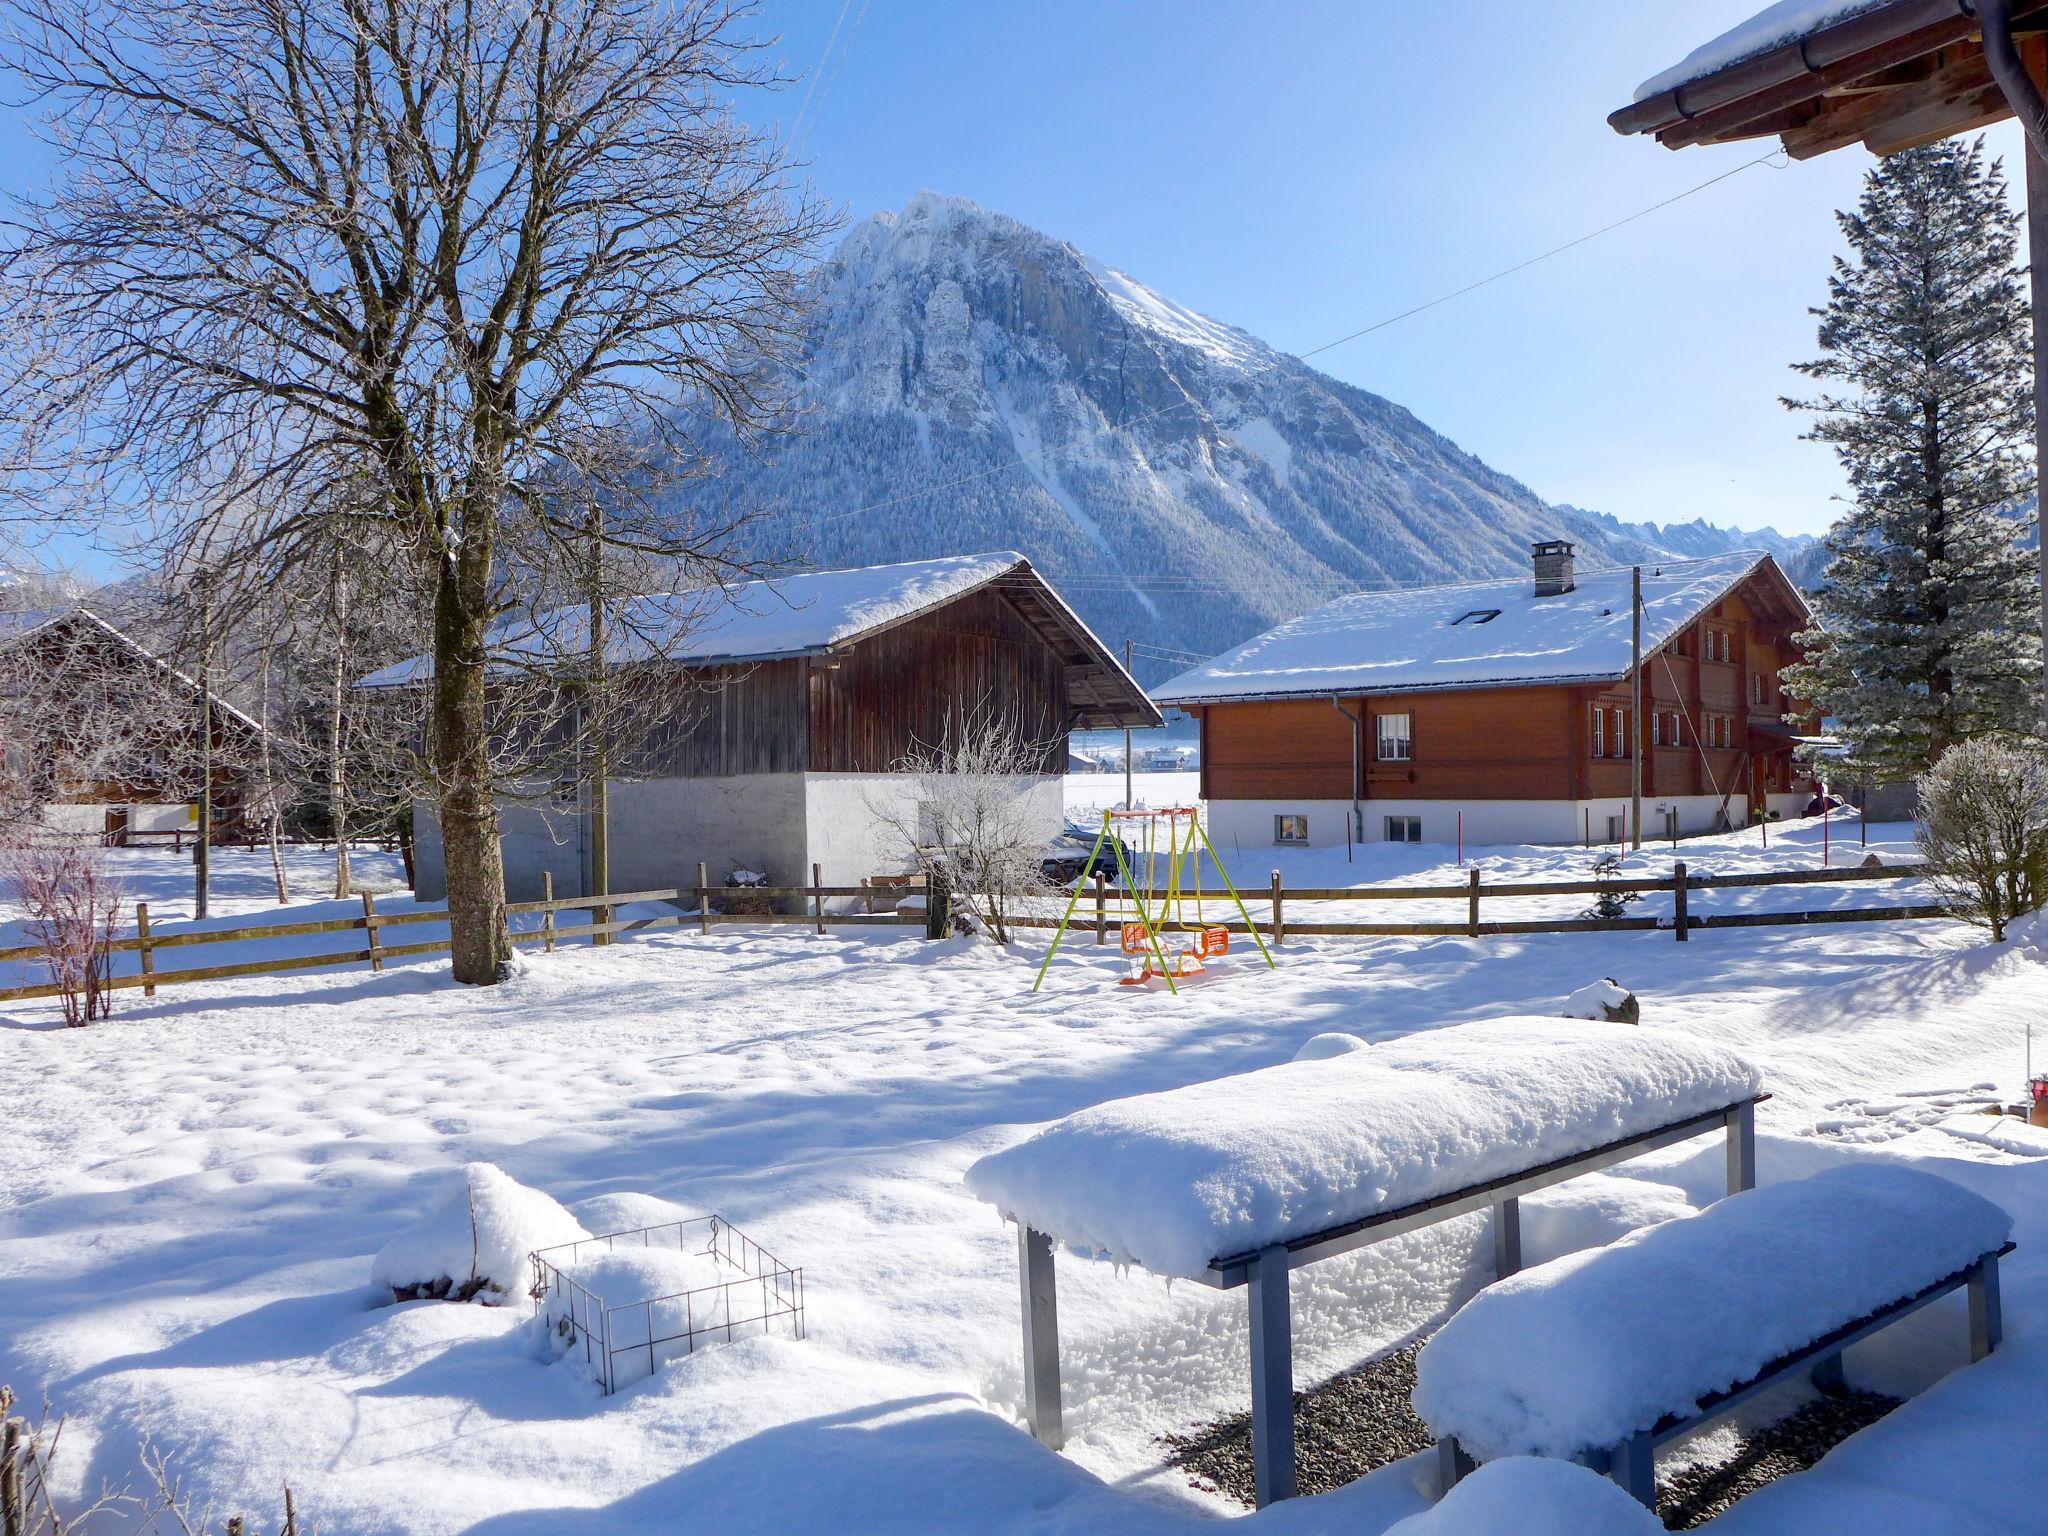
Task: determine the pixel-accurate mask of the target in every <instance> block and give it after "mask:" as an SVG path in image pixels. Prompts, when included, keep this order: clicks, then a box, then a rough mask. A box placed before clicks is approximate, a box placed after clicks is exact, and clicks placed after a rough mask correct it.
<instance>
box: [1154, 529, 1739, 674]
mask: <svg viewBox="0 0 2048 1536" xmlns="http://www.w3.org/2000/svg"><path fill="white" fill-rule="evenodd" d="M1769 559H1770V557H1769V556H1768V555H1763V554H1758V553H1756V552H1754V551H1741V552H1738V553H1735V554H1727V555H1716V556H1712V557H1710V558H1707V559H1702V560H1675V561H1671V562H1668V563H1666V564H1664V565H1660V566H1653V567H1651V568H1649V569H1647V570H1645V571H1644V572H1643V649H1644V652H1645V654H1649V653H1652V652H1654V651H1655V650H1656V649H1657V648H1658V647H1659V646H1661V645H1663V644H1664V643H1665V642H1666V641H1668V640H1669V639H1670V638H1671V637H1672V636H1673V635H1675V634H1677V633H1678V631H1679V630H1681V629H1683V628H1684V627H1685V626H1686V625H1687V624H1689V623H1691V622H1692V621H1693V620H1694V619H1696V618H1698V617H1699V615H1700V614H1701V612H1702V611H1704V610H1705V609H1706V608H1707V607H1709V606H1710V605H1711V604H1713V603H1715V602H1717V601H1719V600H1720V599H1721V598H1722V597H1724V596H1726V595H1727V593H1728V592H1729V591H1730V590H1731V589H1732V588H1734V587H1735V586H1736V585H1738V584H1739V583H1740V582H1741V581H1742V580H1743V579H1744V578H1745V577H1747V576H1748V575H1749V574H1750V573H1751V572H1752V571H1754V570H1756V569H1757V567H1758V566H1760V565H1762V564H1763V563H1764V562H1766V561H1768V560H1769ZM1496 609H1497V610H1499V614H1498V617H1496V618H1492V619H1483V618H1482V617H1481V616H1482V615H1484V614H1486V613H1487V612H1489V611H1491V610H1496ZM1461 621H1462V622H1461ZM1630 645H1631V637H1630V630H1629V572H1628V570H1627V569H1625V568H1620V567H1612V568H1609V569H1606V570H1593V571H1583V572H1581V573H1579V575H1578V578H1577V585H1576V586H1575V587H1574V588H1573V589H1572V590H1571V591H1569V592H1565V593H1561V594H1559V595H1557V596H1554V597H1537V596H1536V595H1535V584H1534V582H1533V580H1532V579H1531V578H1530V577H1528V576H1515V577H1508V578H1505V579H1503V580H1498V581H1473V582H1460V583H1457V584H1455V585H1450V586H1438V587H1411V588H1405V589H1393V590H1388V591H1378V592H1354V593H1352V594H1351V595H1350V596H1348V597H1340V598H1338V599H1336V600H1335V601H1334V602H1329V603H1325V604H1324V605H1323V606H1322V607H1320V608H1316V609H1313V610H1311V611H1310V612H1308V613H1305V614H1303V615H1302V616H1301V617H1299V618H1296V619H1290V620H1288V621H1287V622H1286V623H1284V624H1281V625H1279V626H1277V627H1276V628H1273V629H1269V630H1267V631H1266V632H1265V633H1264V634H1262V635H1258V636H1255V637H1254V638H1253V639H1250V640H1248V641H1246V642H1245V643H1244V644H1243V645H1240V646H1238V647H1237V648H1236V649H1235V650H1232V651H1227V652H1225V653H1224V654H1223V655H1221V656H1218V657H1216V658H1214V659H1213V660H1211V661H1207V662H1204V663H1203V664H1202V665H1201V666H1199V667H1195V668H1192V669H1191V670H1189V671H1187V672H1184V673H1182V674H1181V675H1180V676H1179V677H1176V678H1174V679H1173V680H1172V681H1170V682H1168V683H1165V684H1162V685H1161V686H1160V687H1158V688H1155V689H1153V690H1152V698H1153V701H1154V702H1155V703H1158V704H1161V705H1167V704H1197V703H1208V702H1214V701H1216V700H1220V699H1247V698H1272V697H1279V696H1284V695H1287V694H1317V695H1321V694H1328V693H1350V692H1357V691H1359V690H1361V689H1370V690H1374V691H1386V690H1389V689H1403V688H1446V687H1475V686H1479V685H1483V684H1491V683H1535V682H1583V681H1595V680H1600V679H1606V678H1614V677H1620V676H1622V675H1623V674H1624V673H1626V672H1627V671H1628V667H1629V657H1630V654H1631V651H1630Z"/></svg>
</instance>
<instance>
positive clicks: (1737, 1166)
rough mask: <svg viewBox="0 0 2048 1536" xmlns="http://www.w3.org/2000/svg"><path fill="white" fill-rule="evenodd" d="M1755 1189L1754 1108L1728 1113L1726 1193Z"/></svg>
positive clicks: (1743, 1108)
mask: <svg viewBox="0 0 2048 1536" xmlns="http://www.w3.org/2000/svg"><path fill="white" fill-rule="evenodd" d="M1755 1188H1756V1106H1755V1105H1754V1104H1744V1105H1741V1106H1739V1107H1737V1108H1735V1109H1731V1110H1730V1111H1728V1193H1729V1194H1731V1195H1739V1194H1741V1193H1742V1192H1743V1191H1744V1190H1745V1189H1755Z"/></svg>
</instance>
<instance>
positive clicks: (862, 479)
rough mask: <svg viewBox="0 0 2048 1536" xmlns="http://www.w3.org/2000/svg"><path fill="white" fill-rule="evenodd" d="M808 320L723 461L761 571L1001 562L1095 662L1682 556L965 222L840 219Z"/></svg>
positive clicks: (1068, 259)
mask: <svg viewBox="0 0 2048 1536" xmlns="http://www.w3.org/2000/svg"><path fill="white" fill-rule="evenodd" d="M813 298H814V300H815V308H814V314H813V319H812V321H811V326H810V331H809V334H808V337H807V340H806V345H805V349H804V355H803V357H802V358H801V359H800V362H799V367H800V370H801V382H800V385H799V386H798V390H797V393H798V396H799V399H798V404H799V407H800V410H801V415H800V416H799V417H798V419H797V426H798V428H799V430H798V431H796V432H795V433H793V434H792V435H791V436H790V437H788V438H787V439H784V440H783V441H782V442H781V443H780V444H778V445H777V447H776V451H775V453H774V456H773V459H772V461H771V462H769V463H767V464H765V465H764V464H762V463H761V462H759V461H758V460H756V459H753V458H751V457H750V456H749V455H747V454H746V453H745V452H744V451H743V450H740V449H738V448H737V447H735V448H733V449H732V451H731V454H730V456H729V458H728V460H727V462H728V468H729V473H730V475H731V476H732V480H733V482H735V483H737V484H738V485H739V486H740V488H742V489H743V491H744V493H745V494H746V495H747V497H748V499H749V500H752V501H757V502H765V503H766V504H767V505H768V506H769V508H770V509H771V511H770V513H769V515H767V516H766V517H764V518H763V519H762V520H761V522H760V524H759V525H758V526H759V527H760V529H761V538H762V540H763V544H764V547H770V548H773V549H775V550H777V551H778V552H779V551H786V550H790V549H796V550H800V551H802V552H803V554H804V555H805V556H806V557H807V558H808V559H809V560H810V562H811V563H813V564H815V565H819V566H838V565H872V564H878V563H884V562H889V561H898V560H913V559H926V558H930V557H932V556H935V555H945V554H961V553H968V552H971V551H973V550H977V549H984V548H993V547H1015V548H1018V549H1021V550H1022V551H1023V552H1024V553H1025V554H1026V555H1027V556H1029V557H1030V559H1031V560H1032V561H1033V563H1034V564H1036V565H1037V566H1038V567H1039V568H1040V569H1041V570H1042V571H1044V572H1045V573H1046V574H1047V575H1048V577H1049V578H1051V579H1052V580H1053V581H1054V583H1055V584H1056V585H1058V586H1059V587H1060V588H1061V590H1062V591H1063V592H1065V593H1066V594H1067V595H1068V596H1069V597H1070V598H1072V600H1073V601H1074V602H1075V604H1076V606H1077V607H1078V608H1079V609H1080V611H1081V614H1082V616H1083V617H1084V618H1085V619H1086V620H1087V621H1088V622H1089V623H1090V625H1091V626H1092V627H1094V628H1095V629H1096V631H1097V632H1098V633H1100V634H1102V635H1104V636H1105V637H1106V638H1108V639H1110V640H1111V641H1112V642H1115V641H1120V640H1122V639H1124V638H1126V637H1130V638H1133V639H1136V640H1138V641H1139V642H1140V643H1141V644H1145V645H1149V646H1151V647H1153V648H1155V649H1157V650H1160V651H1162V652H1165V651H1171V652H1173V653H1174V655H1175V657H1177V658H1179V657H1185V658H1189V659H1199V658H1200V657H1204V656H1208V655H1212V654H1215V653H1216V652H1219V651H1222V650H1225V649H1228V648H1229V647H1231V646H1233V645H1236V644H1237V643H1239V642H1240V641H1242V640H1244V639H1246V638H1247V637H1248V636H1249V635H1251V634H1253V633H1255V632H1256V631H1258V630H1261V629H1264V628H1267V627H1268V626H1270V625H1272V624H1274V623H1277V622H1279V621H1281V620H1284V619H1288V618H1292V617H1293V616H1295V615H1296V614H1298V613H1301V612H1303V611H1305V610H1307V609H1309V608H1312V607H1315V606H1316V605H1318V604H1319V603H1322V602H1324V601H1327V600H1328V599H1329V598H1332V597H1335V596H1338V595H1340V594H1342V593H1345V592H1349V591H1355V590H1358V589H1360V588H1368V587H1376V586H1377V587H1382V588H1383V587H1385V586H1387V585H1392V584H1420V583H1426V582H1442V581H1453V580H1459V579H1463V578H1472V577H1488V576H1505V575H1511V574H1515V573H1517V572H1521V571H1523V570H1525V569H1526V568H1527V564H1528V559H1529V545H1530V544H1531V543H1532V542H1533V541H1535V540H1538V539H1546V538H1556V537H1560V536H1562V537H1565V538H1570V539H1573V540H1575V541H1576V542H1577V543H1578V544H1579V547H1580V555H1581V559H1582V561H1583V562H1584V563H1586V564H1588V565H1597V564H1599V563H1601V562H1602V561H1603V560H1606V561H1620V560H1631V559H1655V558H1657V557H1659V556H1662V555H1668V554H1671V553H1678V552H1681V551H1680V550H1679V549H1678V548H1675V547H1673V546H1671V545H1666V544H1665V543H1663V542H1662V541H1661V540H1659V539H1656V538H1654V537H1651V536H1649V529H1650V527H1651V525H1624V524H1622V523H1620V522H1619V521H1618V520H1615V519H1611V518H1600V517H1595V516H1594V515H1592V514H1589V513H1585V512H1581V511H1579V510H1577V509H1575V508H1569V507H1552V506H1549V505H1546V504H1545V503H1544V502H1543V501H1542V500H1541V499H1540V498H1538V497H1537V496H1536V495H1535V494H1534V493H1532V492H1531V491H1530V490H1529V489H1528V488H1527V487H1526V486H1524V485H1521V484H1520V483H1519V482H1517V481H1515V480H1513V479H1511V478H1509V477H1508V476H1506V475H1503V474H1500V473H1499V472H1497V471H1496V470H1493V469H1491V468H1489V467H1488V466H1487V465H1486V464H1484V463H1482V462H1480V461H1479V460H1478V459H1476V458H1474V457H1472V456H1471V455H1470V454H1467V453H1465V452H1464V451H1463V450H1461V449H1460V448H1458V446H1457V445H1456V444H1454V443H1452V442H1450V441H1448V440H1447V439H1445V438H1444V437H1442V436H1440V435H1439V434H1437V433H1436V432H1433V431H1431V430H1430V428H1429V427H1428V426H1426V425H1425V424H1424V423H1422V422H1421V421H1418V420H1417V419H1416V418H1415V417H1414V416H1413V415H1412V414H1411V413H1409V412H1408V411H1406V410H1403V409H1402V408H1401V407H1400V406H1398V405H1395V404H1393V403H1392V402H1390V401H1387V400H1384V399H1382V398H1380V397H1379V396H1377V395H1373V394H1370V393H1368V392H1366V391H1364V390H1361V389H1358V388H1355V387H1353V386H1351V385H1348V384H1344V383H1342V382H1340V381H1338V380H1336V379H1333V378H1330V377H1329V376H1328V375H1326V374H1322V373H1319V372H1317V371H1316V370H1315V369H1313V368H1311V367H1309V366H1308V365H1307V364H1305V363H1303V362H1302V361H1301V360H1300V359H1298V358H1294V357H1290V356H1288V355H1287V354H1285V353H1282V352H1280V351H1278V350H1276V349H1274V348H1272V347H1270V346H1268V345H1267V344H1266V343H1264V342H1262V341H1260V340H1259V339H1258V338H1257V337H1255V336H1252V335H1251V334H1249V333H1248V332H1245V331H1243V330H1240V329H1238V328H1236V327H1234V326H1230V325H1226V324H1224V323H1222V322H1220V321H1217V320H1213V319H1211V318H1209V317H1208V316H1206V315H1203V314H1200V313H1198V312H1197V311H1195V310H1193V309H1190V308H1188V307H1187V306H1185V305H1182V304H1179V303H1176V302H1175V301H1173V300H1172V299H1170V298H1168V297H1166V296H1165V295H1164V294H1162V293H1160V292H1159V291H1158V290H1156V289H1154V288H1151V287H1149V286H1148V285H1146V284H1145V283H1143V282H1142V281H1140V280H1138V279H1137V278H1134V277H1132V276H1130V275H1129V274H1127V273H1125V272H1123V271H1122V270H1120V269H1118V268H1116V267H1114V266H1111V265H1109V264H1108V263H1106V262H1103V261H1099V260H1096V259H1094V258H1091V257H1089V256H1087V255H1084V254H1083V253H1082V252H1081V251H1079V250H1077V249H1076V248H1075V247H1074V246H1072V245H1070V244H1068V243H1067V242H1065V241H1063V240H1058V239H1055V238H1053V237H1052V236H1049V235H1046V234H1044V233H1042V232H1040V231H1038V230H1035V229H1033V228H1031V227H1030V226H1028V225H1025V224H1022V223H1019V222H1018V221H1017V220H1015V219H1012V218H1010V217H1008V216H1007V215H1004V214H1001V213H997V212H994V211H992V210H990V209H986V208H983V207H981V206H980V205H978V204H976V203H974V202H972V201H970V200H968V199H966V198H961V197H951V196H946V195H944V194H941V193H937V192H920V193H919V194H918V195H917V196H916V197H914V198H912V199H911V200H910V201H909V202H908V203H907V204H905V205H904V206H903V208H901V209H900V210H897V211H895V212H880V213H875V214H871V215H869V216H868V217H867V218H865V219H863V220H861V221H860V222H859V223H858V224H856V225H855V226H854V227H853V229H852V230H851V231H849V232H848V234H847V236H846V237H845V239H844V241H843V242H842V243H841V245H840V247H839V249H838V250H837V251H836V252H835V253H834V255H833V256H832V258H831V259H830V260H829V261H827V262H826V263H825V264H824V265H823V266H822V267H821V268H820V269H819V271H818V273H817V275H816V277H815V279H814V287H813ZM710 436H711V437H712V439H713V442H712V446H713V448H714V449H715V448H716V442H717V434H716V433H715V431H714V432H712V433H711V434H710ZM1703 542H1711V539H1710V538H1707V537H1706V536H1702V537H1701V538H1699V539H1695V538H1690V537H1689V538H1688V539H1687V540H1686V541H1685V542H1684V548H1683V551H1682V552H1684V553H1705V552H1708V551H1706V550H1705V549H1703V548H1701V547H1699V546H1700V544H1702V543H1703ZM1724 547H1733V545H1732V544H1731V545H1729V546H1724ZM1139 670H1140V673H1141V674H1142V675H1144V676H1147V677H1161V676H1164V675H1168V674H1170V673H1173V672H1177V671H1180V670H1182V668H1181V667H1180V665H1178V664H1176V663H1175V662H1172V661H1169V660H1168V659H1167V658H1165V657H1164V656H1161V657H1157V658H1154V664H1152V665H1141V666H1140V668H1139Z"/></svg>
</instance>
